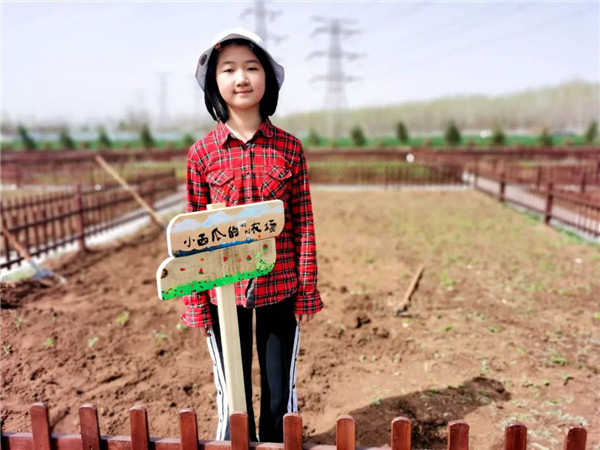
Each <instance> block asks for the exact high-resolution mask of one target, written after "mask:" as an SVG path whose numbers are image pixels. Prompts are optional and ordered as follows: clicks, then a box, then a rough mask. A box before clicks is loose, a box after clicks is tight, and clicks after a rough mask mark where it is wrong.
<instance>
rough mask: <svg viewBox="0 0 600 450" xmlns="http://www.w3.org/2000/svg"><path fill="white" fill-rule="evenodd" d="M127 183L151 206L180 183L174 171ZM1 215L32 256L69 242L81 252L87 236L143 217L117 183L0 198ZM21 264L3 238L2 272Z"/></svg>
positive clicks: (0, 245) (129, 180)
mask: <svg viewBox="0 0 600 450" xmlns="http://www.w3.org/2000/svg"><path fill="white" fill-rule="evenodd" d="M128 182H129V183H130V185H131V186H132V187H133V188H134V189H136V190H137V192H138V193H139V194H140V195H141V196H142V197H143V198H144V199H145V200H146V201H147V202H148V203H149V204H150V205H154V204H155V202H156V201H158V200H160V199H162V198H165V197H166V196H168V195H169V194H172V193H174V192H176V191H177V189H178V186H179V184H180V183H178V181H177V180H176V179H175V173H174V171H172V170H169V171H164V170H163V171H161V172H157V173H153V174H150V175H142V176H138V177H135V178H130V179H128ZM164 206H168V205H164ZM0 210H1V214H2V218H3V221H4V223H6V226H7V229H8V230H9V231H10V232H11V233H12V234H13V235H14V236H15V237H16V238H17V240H18V241H19V242H20V243H21V244H22V245H23V246H24V247H25V248H27V249H28V251H29V253H30V254H31V256H34V257H35V256H39V255H43V254H48V253H50V252H51V251H53V250H55V249H58V248H61V247H65V246H66V245H67V244H70V243H72V242H78V243H79V246H80V248H85V239H86V238H87V237H89V236H93V235H96V234H98V233H101V232H103V231H105V230H108V229H110V228H114V227H117V226H119V225H122V224H124V223H126V222H129V221H132V220H135V219H137V218H139V217H143V216H144V215H145V214H146V213H145V212H144V211H141V210H140V209H139V205H138V204H137V203H136V202H135V200H134V199H133V198H132V197H131V195H130V193H129V192H127V191H125V190H124V189H122V188H121V187H120V186H118V185H115V184H112V185H104V186H97V187H96V188H94V187H89V186H87V187H85V188H81V187H76V188H70V189H67V190H64V189H63V190H60V191H57V192H54V193H48V194H42V195H35V196H28V197H20V198H14V199H10V198H9V199H2V201H1V202H0ZM22 260H23V257H22V256H21V255H20V254H19V253H18V252H17V251H16V249H13V248H12V247H11V246H10V244H9V242H8V240H7V239H6V237H5V236H3V238H2V240H0V261H1V262H0V269H4V268H10V267H11V266H13V265H16V264H19V263H20V262H21V261H22Z"/></svg>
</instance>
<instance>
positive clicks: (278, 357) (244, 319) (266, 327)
mask: <svg viewBox="0 0 600 450" xmlns="http://www.w3.org/2000/svg"><path fill="white" fill-rule="evenodd" d="M292 302H293V299H288V300H285V301H283V302H280V303H276V304H274V305H269V306H263V307H260V308H256V309H252V308H244V307H242V306H238V307H237V314H238V325H239V333H240V346H241V352H242V366H243V372H244V388H245V391H246V409H247V410H248V429H249V431H250V440H251V441H253V442H257V441H258V437H260V441H261V442H283V416H284V414H286V413H288V412H297V411H298V403H297V397H296V359H297V356H298V344H299V341H300V329H299V328H298V327H297V326H296V319H295V317H294V313H293V309H292V306H293V303H292ZM210 308H211V314H212V317H213V318H214V323H213V326H212V332H211V337H210V338H208V347H209V350H210V354H211V357H212V360H213V366H214V367H213V369H214V375H215V384H216V386H217V406H218V411H219V424H218V426H217V437H216V438H217V439H218V440H229V439H230V434H229V414H230V412H229V408H228V404H227V402H228V399H227V388H226V385H225V372H224V367H223V349H222V347H221V333H220V329H219V323H218V319H217V307H216V306H214V305H212V304H211V305H210ZM253 311H256V351H257V354H258V363H259V366H260V387H261V395H260V420H259V434H258V435H257V434H256V422H255V419H254V411H253V408H252V378H251V377H252V347H253V332H252V312H253Z"/></svg>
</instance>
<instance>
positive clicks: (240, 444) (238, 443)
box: [229, 412, 250, 450]
mask: <svg viewBox="0 0 600 450" xmlns="http://www.w3.org/2000/svg"><path fill="white" fill-rule="evenodd" d="M229 427H230V431H231V450H248V448H249V447H250V436H249V434H248V414H246V413H245V412H234V413H233V414H231V416H230V417H229Z"/></svg>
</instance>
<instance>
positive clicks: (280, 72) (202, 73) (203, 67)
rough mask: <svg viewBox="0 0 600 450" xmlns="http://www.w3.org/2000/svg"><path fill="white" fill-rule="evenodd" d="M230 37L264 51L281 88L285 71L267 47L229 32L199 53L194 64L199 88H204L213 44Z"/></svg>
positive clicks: (213, 47) (246, 37) (227, 39)
mask: <svg viewBox="0 0 600 450" xmlns="http://www.w3.org/2000/svg"><path fill="white" fill-rule="evenodd" d="M231 39H243V40H245V41H248V42H252V43H253V44H254V45H256V46H257V47H260V49H261V50H262V51H263V52H265V55H267V58H268V59H269V62H270V63H271V67H273V72H275V78H276V79H277V85H278V86H279V87H280V88H281V86H282V85H283V80H284V78H285V71H284V69H283V66H282V65H281V64H279V63H278V62H277V61H275V59H273V57H272V56H271V54H270V53H269V52H268V51H267V49H266V48H264V47H263V46H262V45H261V44H260V43H259V42H256V41H254V40H253V39H250V38H249V37H248V36H244V35H242V34H238V33H230V34H228V35H226V36H225V37H223V38H222V39H219V40H218V41H217V42H215V43H214V44H212V45H211V46H210V47H209V48H208V49H207V50H206V51H205V52H204V53H202V54H201V55H200V58H198V64H197V66H196V80H197V81H198V84H199V85H200V88H201V89H202V90H204V86H205V85H206V71H207V69H208V61H209V60H210V57H211V55H212V52H213V50H214V49H215V46H216V45H217V44H220V43H221V42H225V41H229V40H231Z"/></svg>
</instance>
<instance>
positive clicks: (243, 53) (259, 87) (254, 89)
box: [216, 44, 265, 114]
mask: <svg viewBox="0 0 600 450" xmlns="http://www.w3.org/2000/svg"><path fill="white" fill-rule="evenodd" d="M216 80H217V86H218V88H219V92H220V93H221V97H223V100H225V103H227V106H228V108H229V109H230V111H233V112H236V111H239V112H242V111H243V112H246V111H250V110H256V112H257V113H259V114H260V101H261V99H262V98H263V95H264V94H265V70H264V68H263V66H262V65H261V64H260V62H259V61H258V58H257V57H256V55H255V54H254V52H253V51H252V50H250V48H249V47H247V46H245V45H236V44H230V45H228V46H226V47H225V48H223V50H221V52H220V53H219V56H218V58H217V71H216Z"/></svg>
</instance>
